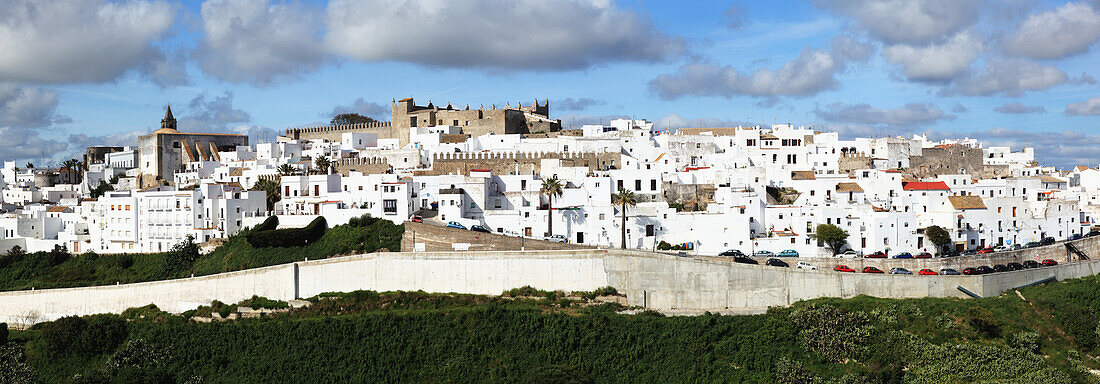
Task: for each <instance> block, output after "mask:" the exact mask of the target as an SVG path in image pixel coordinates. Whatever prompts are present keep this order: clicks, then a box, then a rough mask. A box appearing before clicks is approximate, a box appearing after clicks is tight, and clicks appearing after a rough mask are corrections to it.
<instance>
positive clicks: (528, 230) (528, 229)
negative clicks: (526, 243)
mask: <svg viewBox="0 0 1100 384" xmlns="http://www.w3.org/2000/svg"><path fill="white" fill-rule="evenodd" d="M523 236H526V237H531V227H526V228H523Z"/></svg>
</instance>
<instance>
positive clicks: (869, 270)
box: [863, 267, 884, 273]
mask: <svg viewBox="0 0 1100 384" xmlns="http://www.w3.org/2000/svg"><path fill="white" fill-rule="evenodd" d="M863 273H884V272H882V270H881V269H878V268H875V267H863Z"/></svg>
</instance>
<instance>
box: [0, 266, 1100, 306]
mask: <svg viewBox="0 0 1100 384" xmlns="http://www.w3.org/2000/svg"><path fill="white" fill-rule="evenodd" d="M1098 272H1100V261H1087V262H1079V263H1066V264H1062V265H1059V266H1056V267H1045V268H1040V269H1032V270H1024V271H1016V272H1007V273H999V274H992V275H985V276H893V275H872V274H862V273H836V272H832V271H808V270H799V269H793V268H775V267H767V266H762V265H744V264H735V263H731V262H729V261H724V260H704V259H693V258H685V257H677V256H672V255H665V254H660V253H646V252H637V251H623V250H568V251H527V252H522V253H520V252H514V251H509V252H426V253H411V252H409V253H372V254H365V255H356V256H348V257H339V258H331V259H324V260H314V261H304V262H297V263H292V264H284V265H278V266H273V267H267V268H258V269H252V270H247V271H238V272H231V273H224V274H218V275H211V276H203V277H196V278H188V279H178V280H168V281H158V282H148V283H137V284H125V285H111V286H99V287H84V288H67V289H48V290H32V291H18V292H2V293H0V322H9V323H13V324H24V323H33V322H35V321H45V320H51V319H56V318H58V317H62V316H67V315H87V314H94V313H107V312H112V313H118V312H121V311H123V310H125V309H127V308H131V307H139V306H143V305H147V304H150V303H152V304H155V305H157V307H159V308H161V309H164V310H167V311H170V312H182V311H185V310H189V309H193V308H196V307H198V306H199V305H203V304H207V303H209V302H210V301H212V300H220V301H223V302H228V303H232V302H237V301H240V300H243V299H246V298H249V297H251V296H252V295H260V296H265V297H268V298H272V299H278V300H290V299H294V298H300V297H311V296H314V295H317V294H319V293H323V292H337V291H352V290H359V289H364V290H378V291H387V290H425V291H429V292H459V293H473V294H499V293H500V292H503V291H504V290H507V289H510V288H516V287H522V286H525V285H530V286H533V287H535V288H539V289H546V290H555V289H556V290H566V291H577V290H592V289H595V288H598V287H602V286H607V285H610V286H613V287H616V288H617V289H618V290H619V291H620V292H621V293H624V294H626V295H627V301H628V303H629V304H630V305H636V306H645V307H648V308H657V309H685V310H728V309H739V310H745V309H751V310H763V309H766V308H767V307H769V306H783V305H789V304H791V303H794V302H797V301H800V300H808V299H813V298H818V297H841V298H848V297H854V296H858V295H870V296H876V297H887V298H918V297H965V295H964V294H963V293H962V292H961V291H960V290H959V289H958V287H964V288H966V289H968V290H970V291H972V292H975V293H978V294H979V295H982V296H993V295H997V294H1000V293H1002V292H1004V291H1005V290H1007V289H1011V288H1013V287H1017V286H1021V285H1024V284H1030V283H1034V282H1037V281H1040V280H1043V279H1046V278H1049V277H1056V278H1057V279H1059V280H1062V279H1071V278H1078V277H1083V276H1089V275H1094V274H1096V273H1098Z"/></svg>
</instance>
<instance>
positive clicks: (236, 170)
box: [229, 167, 248, 176]
mask: <svg viewBox="0 0 1100 384" xmlns="http://www.w3.org/2000/svg"><path fill="white" fill-rule="evenodd" d="M246 170H248V167H241V168H233V169H232V170H230V171H229V176H243V175H244V171H246Z"/></svg>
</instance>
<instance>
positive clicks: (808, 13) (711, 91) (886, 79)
mask: <svg viewBox="0 0 1100 384" xmlns="http://www.w3.org/2000/svg"><path fill="white" fill-rule="evenodd" d="M0 6H2V7H3V8H4V9H5V10H10V12H9V11H6V12H4V13H2V14H0V52H6V54H5V53H0V159H4V160H10V159H19V160H20V161H35V162H39V163H41V162H47V163H49V162H56V161H57V160H59V159H62V158H67V157H69V156H71V155H72V154H73V153H78V152H81V151H83V148H84V147H85V146H88V145H132V144H134V143H136V136H137V135H140V134H144V133H146V132H148V131H150V130H153V129H155V128H157V126H158V124H159V120H160V117H161V116H162V114H163V108H164V106H165V105H168V104H171V105H172V108H173V110H174V111H175V113H176V116H177V117H178V118H180V126H181V129H183V130H193V131H235V132H245V133H250V134H252V135H253V137H254V138H258V139H265V140H270V139H271V137H272V136H273V135H274V133H275V132H277V131H281V130H283V129H285V128H287V127H294V126H301V125H307V124H317V123H322V122H325V121H327V120H328V119H329V117H331V115H332V114H333V112H342V111H357V112H362V113H364V114H370V115H373V116H375V117H378V118H381V119H386V118H388V108H389V103H390V100H391V99H393V98H403V97H415V98H416V99H417V101H418V102H420V103H427V101H428V100H431V101H433V102H435V103H437V104H445V103H447V102H453V103H456V104H459V105H464V104H467V103H468V104H470V105H471V106H475V107H476V106H477V105H479V104H485V105H486V106H488V105H489V104H493V103H496V104H498V105H499V104H503V103H504V102H506V101H507V102H511V103H513V104H514V103H516V102H517V101H519V102H523V103H524V104H527V103H530V102H531V101H532V100H534V99H535V98H538V99H539V100H543V99H550V100H551V114H552V117H555V118H561V119H563V123H564V124H565V125H566V126H569V125H579V124H582V123H586V122H598V121H601V120H604V121H606V120H607V119H610V118H612V117H615V116H634V117H636V118H647V119H650V120H654V121H658V123H659V124H661V125H663V126H669V127H681V126H699V125H703V126H720V125H729V124H737V123H772V122H790V123H794V124H806V125H813V126H815V127H821V128H822V129H825V130H837V131H840V132H841V133H842V135H843V136H845V137H851V136H854V135H870V134H873V135H877V136H885V135H909V134H913V133H927V134H929V135H930V136H932V137H934V138H942V137H963V136H970V137H978V138H980V139H982V140H983V141H985V142H986V143H987V145H1010V146H1013V147H1014V148H1019V147H1020V146H1022V145H1025V144H1026V145H1029V146H1034V147H1036V148H1037V150H1038V152H1039V156H1040V161H1041V162H1043V163H1046V164H1054V165H1058V166H1071V165H1075V164H1079V163H1083V164H1090V165H1093V166H1096V165H1097V164H1098V163H1100V151H1096V150H1095V147H1096V146H1097V145H1100V132H1097V130H1096V128H1098V127H1100V84H1097V81H1096V80H1095V79H1094V78H1093V76H1100V65H1098V64H1097V63H1100V53H1097V52H1096V51H1097V50H1098V49H1100V48H1098V47H1097V43H1096V41H1097V40H1098V39H1100V1H1094V0H1079V1H1070V2H1066V1H1040V0H806V1H794V0H780V1H760V2H754V1H734V2H728V1H727V2H717V1H698V2H672V1H646V2H642V1H628V2H611V1H606V0H589V1H581V0H577V1H561V2H548V1H534V0H516V1H504V0H466V1H461V2H453V1H442V0H439V1H432V0H423V1H418V0H407V1H381V0H332V1H330V2H324V1H317V2H282V1H277V2H266V1H243V0H209V1H206V2H199V1H193V2H192V1H185V2H182V3H177V2H165V1H119V2H109V1H106V0H59V1H52V2H45V3H42V2H32V1H21V0H0ZM399 10H400V11H399ZM87 15H99V16H98V17H87Z"/></svg>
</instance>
